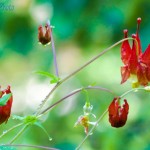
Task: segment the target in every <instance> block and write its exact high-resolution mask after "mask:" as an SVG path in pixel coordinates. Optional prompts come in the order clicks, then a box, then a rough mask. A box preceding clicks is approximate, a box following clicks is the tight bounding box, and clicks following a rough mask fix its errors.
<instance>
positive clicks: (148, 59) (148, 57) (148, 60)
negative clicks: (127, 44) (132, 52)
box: [141, 44, 150, 65]
mask: <svg viewBox="0 0 150 150" xmlns="http://www.w3.org/2000/svg"><path fill="white" fill-rule="evenodd" d="M141 61H142V62H143V63H145V64H147V65H150V44H149V45H148V47H147V48H146V50H145V52H144V53H143V54H142V55H141Z"/></svg>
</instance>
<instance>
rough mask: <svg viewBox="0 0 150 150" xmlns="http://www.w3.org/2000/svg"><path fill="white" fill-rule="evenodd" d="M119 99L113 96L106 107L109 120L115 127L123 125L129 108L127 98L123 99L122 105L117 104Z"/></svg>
mask: <svg viewBox="0 0 150 150" xmlns="http://www.w3.org/2000/svg"><path fill="white" fill-rule="evenodd" d="M119 100H120V99H119V98H114V99H113V101H112V102H111V104H110V106H109V108H108V112H109V122H110V124H111V126H112V127H116V128H119V127H122V126H124V125H125V123H126V121H127V116H128V110H129V105H128V103H127V100H124V104H123V106H122V107H121V106H120V105H119Z"/></svg>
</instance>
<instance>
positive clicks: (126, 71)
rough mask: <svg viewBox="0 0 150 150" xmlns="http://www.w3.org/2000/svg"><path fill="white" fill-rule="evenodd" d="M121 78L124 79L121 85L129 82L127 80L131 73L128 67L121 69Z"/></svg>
mask: <svg viewBox="0 0 150 150" xmlns="http://www.w3.org/2000/svg"><path fill="white" fill-rule="evenodd" d="M121 77H122V80H121V84H122V83H124V82H125V81H127V79H128V78H129V77H130V71H129V68H128V66H123V67H121Z"/></svg>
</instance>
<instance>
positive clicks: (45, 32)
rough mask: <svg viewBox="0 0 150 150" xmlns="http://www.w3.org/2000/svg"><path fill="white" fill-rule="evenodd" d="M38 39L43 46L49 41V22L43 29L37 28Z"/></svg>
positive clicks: (41, 27)
mask: <svg viewBox="0 0 150 150" xmlns="http://www.w3.org/2000/svg"><path fill="white" fill-rule="evenodd" d="M38 39H39V42H40V43H41V44H43V45H46V44H49V43H50V41H51V27H50V25H49V22H47V23H46V25H45V28H43V26H42V25H40V26H39V27H38Z"/></svg>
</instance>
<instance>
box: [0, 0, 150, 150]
mask: <svg viewBox="0 0 150 150" xmlns="http://www.w3.org/2000/svg"><path fill="white" fill-rule="evenodd" d="M2 3H3V4H4V5H3V6H2ZM4 6H5V8H4ZM137 17H141V18H142V23H141V26H140V28H141V29H140V37H141V41H142V48H143V51H144V50H145V49H146V47H147V45H148V44H149V42H150V37H149V35H150V28H149V27H150V19H149V18H150V1H149V0H132V1H130V0H126V1H120V0H93V1H91V0H32V1H31V0H0V84H1V86H2V88H6V86H7V85H11V88H12V91H13V96H14V102H13V108H12V115H14V114H15V115H21V116H24V115H29V114H32V113H34V112H35V111H36V109H37V108H38V105H39V104H40V102H41V100H43V99H44V98H45V96H46V95H47V93H48V92H49V90H50V89H51V88H52V87H53V85H51V84H50V83H49V80H48V79H47V78H45V77H41V76H39V75H37V74H35V73H34V72H35V71H37V70H43V71H49V72H50V73H54V72H55V71H54V67H53V56H52V50H51V45H49V46H46V47H44V46H42V45H40V44H38V39H37V35H38V30H37V28H38V26H39V25H40V24H42V25H45V23H46V21H47V20H48V19H50V20H51V24H52V25H53V26H55V28H54V29H53V35H54V39H55V47H56V52H57V60H58V67H59V74H60V76H61V78H63V77H65V76H67V75H68V74H69V73H71V72H72V71H74V70H75V69H77V68H78V67H80V66H81V65H82V64H83V63H85V62H86V61H88V60H89V59H91V58H92V57H94V56H96V55H97V54H98V53H100V52H101V51H102V50H104V49H105V48H107V47H109V46H110V45H112V44H114V43H115V42H117V41H119V40H120V39H122V38H123V32H122V31H123V29H125V28H128V29H129V35H131V34H132V33H135V31H136V19H137ZM121 65H122V62H121V60H120V45H119V46H117V47H115V48H113V49H112V50H111V51H110V52H108V53H107V54H105V55H104V56H102V57H101V58H99V59H98V60H96V61H95V62H94V63H92V64H91V65H89V66H88V67H86V68H85V69H84V70H82V71H81V72H80V73H78V74H77V75H76V76H74V77H73V78H71V79H69V80H68V81H66V82H65V83H64V84H63V85H62V86H61V87H59V89H58V90H57V91H56V92H55V93H54V95H53V96H52V97H51V99H50V100H49V102H48V103H47V106H49V105H50V104H51V103H53V102H54V101H57V100H59V99H60V98H61V97H63V96H65V95H67V94H68V93H69V92H71V91H72V90H74V89H77V88H80V87H83V86H84V87H86V86H88V85H91V84H93V83H96V85H98V86H102V87H105V88H108V89H110V90H113V91H114V92H115V93H116V94H118V95H121V94H123V93H124V92H125V91H127V90H129V89H130V88H131V85H130V82H129V81H128V82H126V83H125V84H124V85H120V81H121V76H120V66H121ZM89 97H90V102H91V104H92V105H93V107H94V108H93V113H94V114H95V115H96V116H97V118H98V117H99V116H100V115H101V114H102V113H103V111H104V110H105V109H106V108H107V107H108V105H109V104H110V102H111V100H112V99H113V96H112V95H111V94H109V93H106V92H101V91H96V90H95V91H91V90H90V91H89ZM126 98H127V100H128V102H129V105H130V110H129V116H128V121H127V124H126V125H125V126H124V127H122V128H119V129H115V128H112V127H111V126H110V124H109V122H108V116H105V118H104V119H103V120H102V121H101V122H100V124H99V126H98V127H97V128H96V130H95V131H94V133H93V135H92V136H90V137H89V138H88V139H87V140H86V142H85V143H84V144H83V146H82V148H81V149H82V150H150V128H149V125H150V94H149V93H144V92H139V93H131V94H129V95H128V96H126ZM84 103H85V96H84V94H82V93H80V94H77V95H74V96H72V97H71V98H69V99H67V100H66V101H65V102H63V103H61V104H60V105H59V106H57V107H56V108H54V109H53V110H52V111H51V112H50V113H49V114H48V115H47V116H45V117H43V118H42V121H43V123H42V124H43V126H44V127H45V128H46V130H47V131H48V133H49V135H50V136H51V137H52V138H53V140H52V141H49V140H48V138H47V136H46V134H45V133H44V132H43V131H42V130H41V129H40V128H38V127H36V126H32V127H30V128H29V129H28V130H27V131H26V132H25V133H24V134H23V135H21V136H20V137H19V138H18V139H17V140H16V141H15V142H14V144H33V145H44V146H49V147H55V148H59V149H61V150H74V149H75V147H77V145H78V144H79V143H80V142H81V141H82V140H83V138H84V137H85V133H84V129H83V127H81V126H79V127H78V128H74V127H73V126H74V123H75V122H76V121H77V118H78V117H79V116H80V115H82V114H83V109H82V107H83V105H84ZM95 120H96V119H94V118H91V121H95ZM17 123H19V121H17V120H13V119H12V118H11V119H10V120H9V121H8V123H7V124H6V125H5V124H3V125H1V128H0V132H1V133H2V132H3V131H4V130H7V129H8V128H10V127H12V126H13V125H15V124H17ZM18 130H19V129H16V130H15V131H13V132H11V133H10V134H8V135H7V136H5V137H4V138H2V139H0V143H1V144H2V143H6V142H8V140H10V139H12V137H13V136H14V135H15V134H16V133H17V131H18ZM19 149H29V148H19ZM30 149H31V150H32V148H30Z"/></svg>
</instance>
